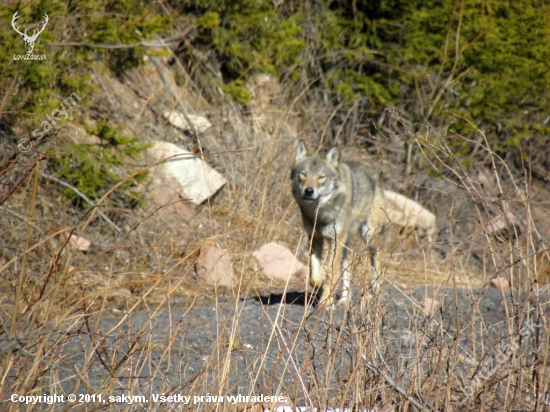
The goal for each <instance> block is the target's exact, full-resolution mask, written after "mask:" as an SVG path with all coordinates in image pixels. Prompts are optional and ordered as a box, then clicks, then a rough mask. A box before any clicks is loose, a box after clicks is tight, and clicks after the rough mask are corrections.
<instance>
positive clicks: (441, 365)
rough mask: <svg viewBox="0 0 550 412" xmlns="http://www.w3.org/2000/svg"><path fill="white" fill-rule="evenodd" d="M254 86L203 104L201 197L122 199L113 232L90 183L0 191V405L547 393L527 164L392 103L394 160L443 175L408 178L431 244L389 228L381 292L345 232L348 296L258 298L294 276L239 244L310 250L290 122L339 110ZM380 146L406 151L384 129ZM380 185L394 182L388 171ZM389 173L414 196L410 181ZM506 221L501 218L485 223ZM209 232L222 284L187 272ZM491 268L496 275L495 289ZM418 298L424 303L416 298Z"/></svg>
mask: <svg viewBox="0 0 550 412" xmlns="http://www.w3.org/2000/svg"><path fill="white" fill-rule="evenodd" d="M286 97H288V96H284V95H276V96H273V97H272V101H281V100H285V98H286ZM262 101H263V102H264V103H262V106H261V108H260V109H261V110H260V109H258V108H255V107H254V106H251V107H249V108H248V110H249V113H248V114H247V115H246V116H245V115H241V114H239V115H235V112H236V111H238V110H237V108H236V106H234V105H231V104H220V105H219V106H215V107H214V106H213V105H212V107H208V110H209V112H210V113H212V115H211V118H212V119H213V121H214V123H215V124H219V125H223V127H221V126H220V127H219V128H218V129H217V130H215V131H214V132H213V135H212V136H210V139H211V141H215V142H216V145H217V146H216V147H217V149H216V150H211V148H210V147H208V146H207V145H205V146H204V147H203V156H204V157H205V159H208V161H212V163H213V164H215V165H216V167H218V168H220V170H222V171H223V173H224V174H225V175H226V176H227V178H228V181H229V183H228V185H227V187H226V188H225V189H223V191H222V192H221V193H220V194H218V195H217V197H215V198H214V199H211V200H210V201H209V202H207V203H206V204H204V205H201V206H197V207H191V206H186V210H185V213H184V216H186V217H185V219H184V218H182V217H181V215H177V214H174V215H170V214H168V215H165V214H162V213H161V211H162V208H153V209H152V210H149V211H146V212H143V213H142V214H139V213H137V214H135V215H133V214H129V213H128V216H126V220H124V225H121V226H122V229H123V230H122V232H121V233H120V234H117V233H113V231H112V227H110V226H108V225H106V224H104V223H103V224H102V223H100V221H99V219H97V218H96V212H95V209H96V208H102V207H103V206H102V203H101V199H100V200H99V201H98V202H96V204H97V206H96V207H94V208H92V209H90V210H88V211H85V212H82V213H81V214H78V215H77V216H76V217H74V216H73V217H71V218H69V217H67V214H66V213H64V212H66V211H65V210H61V208H59V209H60V210H57V211H56V210H55V206H56V205H55V204H53V203H52V204H48V202H50V201H49V200H47V199H48V198H47V196H45V195H44V193H43V192H42V193H41V190H42V189H41V185H46V184H52V183H51V182H50V183H46V182H41V181H40V180H39V179H38V177H39V175H38V174H36V173H38V172H32V173H30V174H29V175H30V177H27V178H26V179H23V180H22V182H23V183H21V187H22V188H24V190H23V189H21V190H19V191H14V192H13V194H10V197H9V199H7V200H9V201H6V202H5V204H4V205H3V206H2V207H9V208H10V209H9V210H10V211H11V212H13V213H8V212H6V213H2V215H1V222H2V225H3V228H4V229H3V230H5V233H6V238H8V239H9V240H10V242H9V243H10V245H11V247H13V249H14V250H15V252H13V253H12V256H7V254H4V255H3V256H6V257H3V260H2V261H1V266H0V273H1V282H2V290H3V291H4V294H3V295H2V297H1V300H0V313H1V316H0V319H1V321H2V323H1V330H0V340H1V342H2V345H1V352H2V358H1V370H0V379H1V380H0V392H1V393H2V399H3V400H2V402H3V403H2V406H3V409H6V410H19V409H20V407H21V405H20V404H19V403H16V402H12V401H11V400H10V399H11V396H12V395H13V394H17V395H20V396H38V395H44V394H54V393H57V394H62V393H63V394H69V393H73V394H76V395H78V396H79V397H80V395H84V394H88V395H90V396H91V395H95V396H96V397H95V398H94V399H93V400H86V398H82V402H80V399H79V398H77V402H75V403H73V404H68V403H64V404H62V405H60V404H57V405H56V404H53V405H46V404H41V406H42V407H43V408H44V409H45V410H58V409H69V408H70V407H75V406H76V407H77V408H79V409H80V410H86V409H89V410H103V409H112V410H134V409H135V408H136V406H134V405H133V404H130V403H128V402H124V401H120V402H119V401H117V400H116V399H117V397H119V398H120V397H121V396H122V395H124V396H132V397H133V396H143V397H145V398H146V399H147V400H148V402H143V401H141V400H139V399H137V400H136V402H135V403H136V404H139V405H140V406H139V407H141V408H144V409H146V410H151V411H156V410H173V409H176V410H187V409H191V408H192V409H193V410H197V411H211V410H260V409H261V407H262V406H265V405H264V404H262V402H260V401H250V402H248V403H246V402H245V403H244V404H243V403H240V404H239V405H236V404H235V405H232V404H228V403H227V402H222V403H220V402H217V401H216V402H206V401H197V402H196V403H195V402H194V400H195V397H197V398H198V399H200V397H203V398H204V397H206V396H211V397H214V396H215V397H218V396H222V397H225V396H226V395H229V394H231V395H236V394H241V395H245V396H253V395H258V394H269V395H279V394H283V395H285V396H286V397H288V398H289V399H290V400H291V401H292V403H294V404H295V405H305V406H308V407H319V408H323V407H341V408H342V407H349V408H352V409H355V410H363V409H374V410H380V411H392V410H395V411H408V410H446V411H451V410H457V411H459V410H460V411H463V410H472V411H473V410H484V409H497V410H512V409H522V410H525V409H529V410H537V411H542V410H545V409H546V408H547V402H548V398H547V396H548V395H547V394H548V393H549V392H550V389H549V382H550V373H549V370H548V368H549V366H550V363H549V359H548V356H549V353H550V348H549V347H548V343H549V338H548V320H547V319H546V317H547V316H548V307H549V302H550V301H549V292H548V285H547V284H545V283H543V282H542V279H543V276H544V273H545V271H546V269H545V268H546V267H547V265H548V261H549V260H548V239H547V238H545V236H546V234H544V233H540V232H539V231H538V229H537V226H538V225H537V223H538V221H537V218H536V217H535V214H536V213H534V211H537V213H538V210H539V209H540V208H541V205H540V204H536V202H535V201H534V200H533V199H534V198H535V193H533V187H532V183H531V180H530V175H529V169H528V167H525V168H524V169H523V170H521V171H520V173H518V172H517V171H512V170H511V169H510V168H509V167H508V166H507V164H506V162H505V161H504V160H503V159H501V158H500V157H499V156H497V155H496V154H495V153H494V151H493V150H492V149H491V147H489V145H488V143H487V142H486V141H485V143H483V144H481V145H480V148H479V149H478V151H480V152H483V153H484V157H485V158H486V159H487V164H486V165H485V166H486V167H487V168H488V170H489V171H490V176H489V177H490V179H491V181H494V182H495V183H494V184H491V185H489V187H488V186H487V184H486V183H483V184H481V183H480V181H479V179H476V175H475V171H474V172H472V171H471V170H470V169H465V168H464V167H463V166H462V164H461V163H460V160H459V158H458V157H457V156H456V155H455V154H454V153H453V150H452V148H451V147H449V145H448V144H447V143H446V142H448V140H446V139H448V138H449V136H446V135H444V134H442V132H441V131H440V130H439V129H436V128H432V127H430V128H428V130H427V132H426V134H423V135H421V134H419V133H416V132H413V131H411V130H409V129H408V128H407V125H406V122H404V121H401V119H400V118H399V115H398V113H395V112H393V113H391V117H392V119H391V121H392V122H393V123H392V124H393V125H394V126H393V127H398V128H399V130H400V132H401V133H402V135H403V136H405V137H406V138H407V139H409V141H410V142H412V144H411V145H410V147H412V149H410V150H407V151H404V152H403V153H400V155H405V154H406V155H407V156H406V158H407V159H408V160H407V163H406V168H407V169H410V170H413V169H414V168H415V167H419V168H420V166H418V165H416V164H415V162H416V163H422V165H426V164H429V165H430V166H431V167H433V168H434V169H435V170H437V171H438V172H440V174H439V175H440V176H441V177H440V179H438V180H437V179H434V180H433V181H424V183H425V185H426V187H422V188H421V189H422V190H420V189H419V192H420V193H424V192H427V193H428V194H427V195H425V202H424V200H423V204H426V206H427V207H428V209H431V210H434V211H435V212H436V213H437V215H438V221H439V222H440V226H441V227H440V229H441V231H440V234H439V236H438V237H437V239H436V240H435V242H434V244H433V245H431V246H433V252H430V251H429V246H430V245H429V244H428V243H427V241H426V239H425V238H423V237H422V236H421V235H420V234H419V233H417V232H416V231H414V230H413V231H411V232H410V233H407V234H403V233H401V232H400V230H399V228H397V227H392V226H390V227H388V229H387V234H386V239H387V242H386V245H385V246H384V250H383V253H381V260H382V265H381V267H382V268H383V269H382V275H383V276H384V277H385V278H386V280H385V282H384V283H385V286H384V292H383V294H382V296H381V297H380V298H376V299H372V298H369V296H368V294H367V293H366V292H367V290H368V283H367V282H366V279H364V278H363V275H362V274H363V273H366V272H368V267H366V266H367V265H366V262H365V259H364V257H365V249H364V246H362V245H360V244H359V243H358V244H357V245H356V246H354V250H353V251H352V252H353V253H351V254H350V255H351V256H352V257H353V258H352V259H350V264H351V267H352V272H353V273H354V274H355V278H354V279H353V285H354V287H355V288H356V289H359V293H356V294H355V296H357V298H356V299H355V300H353V301H352V303H351V305H350V306H349V307H348V308H346V309H345V310H344V309H338V310H333V311H323V310H321V309H320V308H315V307H312V306H311V305H310V304H309V302H308V300H307V299H305V298H304V299H303V300H302V303H303V305H304V306H301V305H291V304H288V305H279V304H271V302H269V300H268V299H259V298H258V295H260V296H263V297H265V294H266V293H271V292H273V293H277V294H284V293H287V292H289V291H290V290H291V289H292V291H294V292H296V290H299V291H305V290H306V285H291V284H285V285H277V286H276V287H274V286H272V285H270V284H269V282H268V281H269V280H268V279H266V278H264V277H262V275H259V274H258V273H257V267H256V266H255V264H254V263H253V261H252V260H251V253H252V251H253V250H255V249H256V248H257V247H258V246H259V245H261V244H264V243H267V242H269V241H273V240H275V241H280V242H283V243H286V244H287V245H288V246H289V247H290V249H291V250H294V251H298V252H297V255H298V257H299V258H300V259H301V260H302V261H305V260H306V256H307V242H306V239H304V237H303V233H302V229H301V225H300V221H299V216H298V209H297V207H296V205H295V204H294V203H293V201H292V199H291V195H290V190H289V186H288V182H289V179H288V170H289V167H290V164H291V163H292V160H293V157H294V144H295V141H296V138H297V136H298V135H305V136H306V138H307V140H308V143H310V144H311V145H312V146H313V145H318V146H320V147H321V148H323V147H325V146H329V145H328V144H325V143H326V142H328V141H332V140H333V138H335V139H336V141H338V136H340V137H341V136H342V135H343V131H342V130H340V131H338V130H336V132H335V133H333V132H332V131H330V128H331V123H330V119H332V118H334V116H335V113H336V111H335V109H334V108H322V107H319V105H314V104H312V105H311V106H310V107H307V106H305V107H301V106H300V105H299V104H298V103H296V104H295V105H291V106H290V107H286V106H282V107H286V108H284V109H280V108H276V107H275V105H274V104H271V105H269V104H267V105H266V104H265V101H264V100H262ZM201 104H206V103H204V101H203V102H202V103H201ZM300 104H303V103H300ZM298 109H299V110H298ZM298 112H301V113H302V116H301V117H302V120H301V123H300V121H299V119H298V115H297V113H298ZM352 114H353V111H350V112H349V116H345V117H346V118H347V117H349V118H352V117H353V116H352ZM224 119H225V120H224ZM342 127H343V126H342ZM346 127H347V126H346ZM352 129H353V127H352ZM480 133H481V132H480ZM451 137H452V138H456V139H465V138H464V137H462V136H458V135H453V136H451ZM199 138H200V136H199ZM206 141H208V139H206V140H205V142H206ZM386 143H387V144H388V145H389V147H390V149H392V150H400V149H399V146H398V142H396V139H394V140H391V141H390V140H388V142H386ZM394 145H395V147H394ZM201 146H202V144H201ZM353 147H355V146H353ZM396 147H397V149H396ZM199 153H200V152H199ZM409 154H410V156H409ZM344 155H345V156H348V155H349V157H350V158H353V159H355V160H359V161H364V162H369V163H371V164H374V165H375V166H376V167H377V168H379V170H380V171H383V170H384V169H385V168H387V170H390V171H391V172H392V173H394V175H396V176H401V175H402V173H401V172H402V171H401V170H398V169H397V168H398V166H396V163H397V162H392V159H391V157H390V156H389V155H387V154H386V155H384V154H380V153H378V152H374V153H373V152H372V151H371V152H368V151H359V150H353V153H352V150H350V149H348V150H347V151H345V152H344ZM392 163H394V164H392ZM392 167H393V169H392ZM36 170H38V169H36ZM137 172H138V171H136V173H137ZM33 173H35V174H33ZM408 176H409V178H410V179H411V180H410V181H412V176H411V175H410V174H409V175H408ZM386 182H388V183H390V184H391V183H392V182H391V179H389V178H388V177H387V176H386ZM393 184H394V185H395V186H396V187H397V189H399V190H401V189H403V190H402V191H403V192H404V193H407V190H408V191H410V192H411V193H407V195H411V197H412V194H413V193H412V192H414V190H413V189H411V187H413V188H415V186H414V185H413V184H411V185H410V186H408V187H407V186H406V183H404V182H401V181H398V182H393ZM401 185H402V186H401ZM430 185H431V186H430ZM113 190H117V189H116V188H113ZM107 196H108V195H107ZM23 205H25V206H26V208H23ZM49 214H50V216H53V218H52V217H50V216H49ZM510 214H513V215H514V216H515V217H516V220H515V221H514V222H511V221H510V220H509V219H510V218H509V216H510ZM192 217H196V218H197V221H196V222H195V221H193V219H192ZM503 218H504V220H505V224H504V225H502V227H503V229H501V231H500V232H496V231H495V230H493V232H491V231H490V230H488V229H487V228H492V227H493V228H495V229H496V228H497V222H498V221H499V219H503ZM506 219H508V220H506ZM52 220H56V222H55V225H54V223H53V222H52ZM512 223H513V224H512ZM498 227H500V226H498ZM53 228H55V230H53ZM70 233H75V234H78V235H80V236H89V237H90V238H91V239H92V240H93V244H96V243H97V244H98V246H93V247H92V249H91V250H90V251H89V252H80V251H76V250H73V251H70V250H68V249H67V247H66V244H65V242H64V241H62V240H67V239H68V235H69V234H70ZM8 234H9V236H8ZM62 235H63V236H62ZM23 245H24V246H23ZM209 245H219V246H220V247H225V248H228V249H230V250H231V253H232V256H233V268H234V273H235V277H236V279H237V280H238V286H237V287H235V288H234V289H231V288H213V287H206V286H203V285H200V284H199V283H198V281H197V279H196V278H195V274H194V263H195V260H196V258H197V256H198V252H199V250H200V248H201V247H202V246H209ZM93 275H95V276H98V277H99V279H98V281H97V282H93ZM497 276H500V277H502V278H504V279H505V281H506V283H507V284H508V286H509V288H510V291H509V292H507V291H504V290H502V291H499V292H496V291H495V289H493V288H492V287H491V286H490V285H491V280H492V279H494V278H495V277H497ZM300 287H301V289H300ZM426 298H429V299H433V300H435V301H437V303H435V302H433V301H432V304H431V305H428V306H426V305H425V304H424V300H425V299H426ZM163 393H164V394H166V395H172V394H182V395H185V396H189V397H190V402H191V403H190V405H184V404H182V403H181V402H180V403H174V402H172V403H170V402H166V403H158V402H152V401H151V400H152V399H153V395H159V394H163ZM99 395H101V396H102V399H101V400H99V398H98V396H99ZM111 396H112V397H114V398H113V399H114V400H111V399H110V397H111ZM88 399H90V398H88ZM132 399H133V398H132ZM103 400H106V402H105V403H104V402H103Z"/></svg>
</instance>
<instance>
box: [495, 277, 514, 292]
mask: <svg viewBox="0 0 550 412" xmlns="http://www.w3.org/2000/svg"><path fill="white" fill-rule="evenodd" d="M491 284H492V285H493V286H494V287H495V288H497V289H498V290H501V291H503V292H510V284H509V283H508V280H507V279H506V278H505V277H502V276H497V277H496V278H494V279H491Z"/></svg>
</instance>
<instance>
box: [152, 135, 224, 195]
mask: <svg viewBox="0 0 550 412" xmlns="http://www.w3.org/2000/svg"><path fill="white" fill-rule="evenodd" d="M149 154H150V155H151V156H152V157H153V158H154V159H155V161H157V160H160V159H163V158H166V157H169V156H173V155H180V156H176V157H173V158H171V159H168V160H166V161H164V162H163V163H161V164H160V165H159V169H160V172H161V173H160V174H161V175H162V176H158V177H157V182H156V185H157V188H159V187H162V186H165V187H166V190H168V191H170V190H171V189H173V188H174V187H178V189H180V190H181V196H182V197H183V198H185V199H187V200H189V201H191V202H192V203H195V204H197V205H199V204H201V203H203V202H204V201H205V200H206V199H208V198H209V197H211V196H213V195H214V194H215V193H216V192H217V191H218V190H220V189H221V187H222V186H223V185H224V184H225V183H226V180H225V178H224V177H223V176H222V175H221V174H219V173H218V172H217V171H216V170H214V169H212V168H211V167H210V166H208V165H207V164H206V162H204V160H202V159H201V157H200V156H196V155H195V154H193V153H191V152H188V151H187V150H185V149H182V148H181V147H178V146H176V145H175V144H172V143H168V142H156V143H155V144H154V146H153V147H152V148H151V149H149Z"/></svg>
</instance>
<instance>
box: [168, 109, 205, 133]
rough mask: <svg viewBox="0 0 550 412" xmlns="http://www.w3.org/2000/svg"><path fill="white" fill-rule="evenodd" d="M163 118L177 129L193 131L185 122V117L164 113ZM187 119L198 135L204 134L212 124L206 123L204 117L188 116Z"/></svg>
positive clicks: (175, 113) (177, 113)
mask: <svg viewBox="0 0 550 412" xmlns="http://www.w3.org/2000/svg"><path fill="white" fill-rule="evenodd" d="M164 117H165V118H166V120H168V122H170V123H171V124H172V125H174V126H176V127H177V128H178V129H181V130H183V131H188V130H189V131H191V132H193V131H194V130H193V127H191V126H190V125H189V122H187V119H186V118H185V116H184V115H183V114H182V113H180V112H176V111H174V112H164ZM187 118H188V119H189V120H190V121H191V123H192V124H193V126H194V128H195V130H196V131H197V132H199V133H205V132H207V131H208V130H210V128H211V127H212V124H211V123H210V122H209V121H208V119H207V118H206V117H203V116H197V115H195V114H188V115H187Z"/></svg>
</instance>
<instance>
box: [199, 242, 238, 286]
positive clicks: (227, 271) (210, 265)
mask: <svg viewBox="0 0 550 412" xmlns="http://www.w3.org/2000/svg"><path fill="white" fill-rule="evenodd" d="M195 268H196V270H197V275H198V276H199V278H200V279H201V280H202V281H203V282H204V283H206V284H207V285H215V286H229V287H232V286H235V277H234V276H233V266H232V265H231V259H230V258H229V251H228V250H227V249H219V248H216V247H202V248H201V251H200V256H199V259H198V260H197V263H196V265H195Z"/></svg>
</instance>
